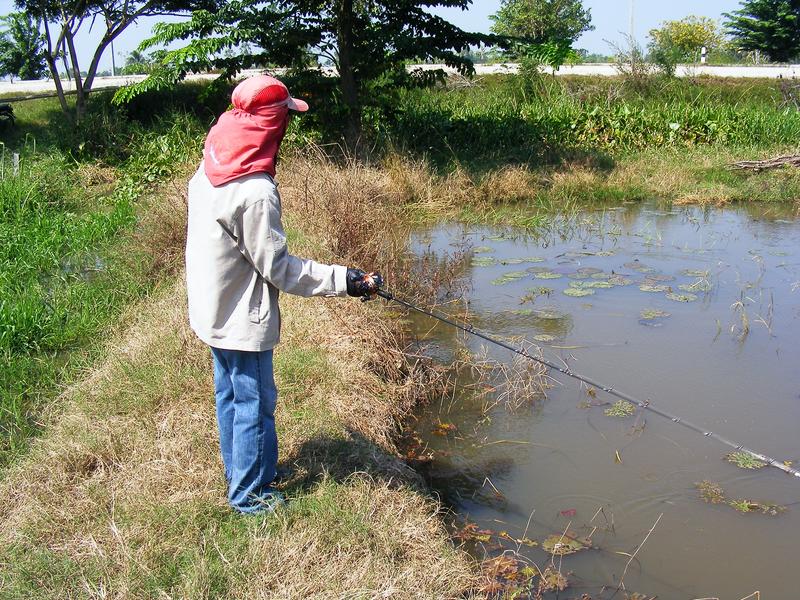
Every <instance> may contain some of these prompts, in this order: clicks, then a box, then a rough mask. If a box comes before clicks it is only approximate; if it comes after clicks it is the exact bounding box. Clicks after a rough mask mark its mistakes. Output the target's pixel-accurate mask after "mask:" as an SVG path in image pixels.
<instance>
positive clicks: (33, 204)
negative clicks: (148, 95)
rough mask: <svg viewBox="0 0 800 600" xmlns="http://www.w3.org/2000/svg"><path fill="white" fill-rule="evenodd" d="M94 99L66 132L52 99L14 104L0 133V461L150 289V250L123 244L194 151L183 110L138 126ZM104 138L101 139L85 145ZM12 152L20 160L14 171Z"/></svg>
mask: <svg viewBox="0 0 800 600" xmlns="http://www.w3.org/2000/svg"><path fill="white" fill-rule="evenodd" d="M102 100H103V99H102V98H100V99H99V103H98V106H97V107H96V110H94V111H92V112H90V114H89V116H88V118H87V121H88V122H87V123H85V124H83V125H82V126H81V127H79V128H77V129H69V130H67V129H65V128H66V127H67V126H66V125H65V124H64V123H63V122H62V121H61V115H60V113H59V112H58V107H57V104H56V103H55V100H49V99H48V100H36V101H31V102H27V103H20V104H19V105H18V108H17V115H18V121H17V127H16V128H15V129H14V130H13V131H12V132H10V134H9V135H7V136H6V138H5V139H6V141H5V142H4V150H5V152H4V154H3V161H2V169H0V172H2V177H0V361H1V362H2V366H0V466H2V465H3V464H5V463H7V462H8V461H9V460H10V459H11V458H13V457H14V456H16V455H18V454H19V453H20V452H21V451H22V450H24V448H25V446H26V441H27V439H28V438H29V437H30V436H31V435H32V434H33V433H34V432H35V431H36V429H37V421H38V418H39V413H40V411H41V408H42V406H43V404H44V403H45V402H46V401H47V400H48V399H49V398H51V397H52V396H53V394H55V393H57V392H58V390H59V389H60V386H61V384H62V383H64V382H66V381H68V380H69V378H70V374H72V373H75V372H77V370H78V369H79V368H80V367H81V366H82V365H85V364H87V363H86V360H87V359H88V358H90V357H91V356H92V355H93V353H94V352H96V350H97V349H98V345H97V344H96V343H95V342H96V340H97V336H98V335H102V334H103V332H104V331H106V330H107V329H108V327H109V326H111V325H112V324H113V322H114V319H115V317H116V316H117V315H119V314H120V311H121V309H122V308H123V307H125V306H126V305H128V304H129V303H130V302H132V301H133V300H135V299H136V298H139V297H141V296H142V295H143V294H145V293H146V292H147V290H148V289H149V288H150V287H151V286H152V285H153V283H154V281H153V279H152V277H151V274H152V267H153V259H152V256H151V255H150V253H149V250H150V249H149V248H147V247H144V246H142V245H141V244H137V243H136V241H135V240H134V239H133V233H134V230H135V229H136V227H137V224H138V223H139V222H140V219H139V214H140V211H141V208H140V206H139V205H140V204H141V202H142V198H143V196H144V195H145V194H146V193H147V192H148V190H149V189H150V188H151V186H152V185H153V184H156V183H158V182H160V181H164V180H166V179H168V178H169V177H171V176H172V175H173V174H175V173H176V171H177V169H179V168H180V167H181V166H182V165H185V164H186V163H187V161H192V162H193V161H194V160H196V157H197V156H198V152H199V141H200V140H201V139H202V133H203V129H202V125H201V124H200V123H199V122H198V121H197V119H196V118H193V117H192V116H191V115H188V114H185V113H184V114H175V113H166V114H163V115H161V116H159V117H155V118H153V119H151V120H150V121H149V122H148V123H146V124H143V123H137V122H135V121H132V120H130V119H129V118H127V117H126V115H123V114H117V113H113V112H111V110H110V109H109V108H108V107H107V106H106V105H104V104H103V103H102ZM46 123H50V125H49V126H48V125H46ZM94 127H100V128H101V129H100V130H99V131H98V130H94V129H92V128H94ZM65 131H66V132H67V133H65V134H64V135H62V136H59V135H58V133H59V132H62V133H64V132H65ZM89 132H91V135H89ZM104 135H105V136H106V137H108V138H110V139H111V141H108V142H104V143H103V145H99V144H97V143H94V142H92V140H93V139H97V140H100V139H102V137H103V136H104ZM115 136H117V139H116V141H115V140H114V137H115ZM123 138H124V139H123ZM79 139H80V140H82V141H80V142H78V143H75V142H76V140H79ZM115 144H116V145H115ZM112 145H114V149H113V150H111V149H110V148H111V146H112ZM12 151H17V152H19V153H20V155H21V161H20V169H19V173H18V174H16V175H15V174H14V173H13V169H12V163H11V153H12Z"/></svg>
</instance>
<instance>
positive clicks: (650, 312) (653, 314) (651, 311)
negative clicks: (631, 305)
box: [639, 308, 672, 321]
mask: <svg viewBox="0 0 800 600" xmlns="http://www.w3.org/2000/svg"><path fill="white" fill-rule="evenodd" d="M670 316H672V315H670V314H669V313H668V312H667V311H665V310H658V309H657V308H646V309H644V310H643V311H642V312H640V313H639V318H640V319H643V320H645V321H653V320H655V319H666V318H667V317H670Z"/></svg>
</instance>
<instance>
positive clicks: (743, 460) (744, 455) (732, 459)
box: [725, 452, 767, 469]
mask: <svg viewBox="0 0 800 600" xmlns="http://www.w3.org/2000/svg"><path fill="white" fill-rule="evenodd" d="M725 460H727V461H728V462H729V463H732V464H734V465H736V466H737V467H739V468H740V469H760V468H761V467H766V466H767V463H765V462H762V461H760V460H758V459H757V458H756V457H755V456H753V455H752V454H750V453H749V452H731V453H730V454H726V455H725Z"/></svg>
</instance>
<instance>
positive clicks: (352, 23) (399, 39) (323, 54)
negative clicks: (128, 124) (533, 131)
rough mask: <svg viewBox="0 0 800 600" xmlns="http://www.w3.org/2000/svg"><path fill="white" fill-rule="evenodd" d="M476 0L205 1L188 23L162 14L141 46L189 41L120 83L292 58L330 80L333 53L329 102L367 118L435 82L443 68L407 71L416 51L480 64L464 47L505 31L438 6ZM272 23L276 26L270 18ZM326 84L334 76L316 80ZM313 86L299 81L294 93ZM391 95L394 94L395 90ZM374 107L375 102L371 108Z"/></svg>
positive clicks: (156, 81) (159, 82)
mask: <svg viewBox="0 0 800 600" xmlns="http://www.w3.org/2000/svg"><path fill="white" fill-rule="evenodd" d="M470 3H471V0H401V1H394V0H392V1H389V0H381V1H378V2H372V3H368V4H363V3H354V2H352V1H334V0H278V1H274V2H273V1H271V2H265V1H259V2H243V1H236V2H225V3H220V5H219V6H217V7H216V8H215V10H213V11H212V10H208V11H206V10H196V11H194V12H193V13H192V16H191V19H190V20H188V21H186V22H182V23H161V24H159V25H157V26H156V27H155V28H154V30H153V36H152V37H151V38H150V39H148V40H145V41H144V42H143V43H142V45H141V46H140V50H144V49H147V48H152V47H155V46H160V45H167V44H173V43H175V42H187V43H186V44H185V45H184V46H183V47H180V48H177V49H174V50H168V51H166V52H164V53H163V55H162V57H161V60H160V62H159V64H158V66H157V68H156V69H155V70H154V71H153V72H152V73H151V74H150V76H149V77H148V78H147V79H146V80H145V81H144V82H141V83H139V84H136V85H134V86H131V87H129V88H126V89H123V90H120V91H119V92H118V93H117V96H116V98H115V100H116V102H118V103H124V102H128V101H130V100H131V99H132V98H134V97H135V96H137V95H138V94H141V93H144V92H147V91H151V90H162V89H166V88H169V87H171V86H173V85H174V84H175V83H176V82H177V81H180V80H181V79H183V77H185V75H186V74H187V73H192V72H199V71H206V70H217V71H218V72H219V73H220V79H221V80H229V79H230V78H232V77H233V76H234V75H235V74H236V73H237V72H239V71H241V70H242V69H247V68H251V67H262V68H263V67H287V68H289V69H290V71H291V74H295V75H299V77H300V78H302V79H303V80H305V81H306V82H307V83H308V82H310V81H311V80H312V79H316V80H320V79H322V78H323V76H322V74H321V73H319V72H318V71H317V70H316V65H317V62H318V61H323V62H328V63H332V64H333V65H335V66H336V68H337V71H338V73H339V78H338V82H337V87H336V88H335V89H330V88H328V90H327V92H328V93H329V95H327V96H326V97H325V98H324V103H322V104H320V105H318V106H316V107H315V109H322V110H325V111H327V113H326V114H325V118H326V120H327V121H329V122H331V123H339V124H342V125H347V127H349V128H350V133H354V132H355V133H357V130H358V129H360V126H361V111H362V109H363V108H364V107H366V108H367V109H370V108H378V109H380V110H385V109H386V107H387V106H390V105H391V99H392V98H393V97H394V93H395V90H397V89H398V88H399V87H409V86H414V85H427V84H431V83H433V82H435V81H437V80H440V79H441V77H442V74H441V73H437V72H431V71H418V72H416V73H411V74H409V73H407V72H406V69H405V63H406V61H409V60H412V59H413V60H420V59H421V60H426V59H432V60H436V61H437V62H444V63H445V64H447V65H449V66H452V67H455V68H457V69H458V70H459V71H461V72H462V73H464V74H470V73H472V72H473V66H472V62H471V61H470V60H469V59H468V58H466V57H465V56H463V55H462V54H461V52H463V51H466V50H468V48H469V46H470V45H471V44H478V43H479V42H486V41H495V38H494V37H493V36H486V35H482V34H471V33H466V32H464V31H462V30H460V29H459V28H457V27H455V26H453V25H452V24H450V23H448V22H447V21H445V20H443V19H441V18H439V17H436V16H433V15H431V14H430V13H429V12H428V10H427V9H428V8H430V7H434V6H451V7H458V8H462V9H464V8H466V7H467V6H468V5H469V4H470ZM264 23H269V27H264ZM312 85H313V87H315V88H317V89H320V88H323V87H325V86H326V84H324V83H320V82H319V81H317V82H314V83H312ZM303 91H304V90H303V89H302V88H301V89H293V92H294V93H302V92H303ZM387 98H388V100H387ZM366 116H369V111H367V112H366Z"/></svg>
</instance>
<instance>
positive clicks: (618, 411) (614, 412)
mask: <svg viewBox="0 0 800 600" xmlns="http://www.w3.org/2000/svg"><path fill="white" fill-rule="evenodd" d="M603 412H605V414H606V416H607V417H620V418H623V419H624V418H625V417H630V416H631V415H632V414H633V413H635V412H636V405H635V404H632V403H630V402H628V401H627V400H617V401H616V402H614V404H612V405H611V406H610V407H609V408H607V409H605V411H603Z"/></svg>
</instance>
